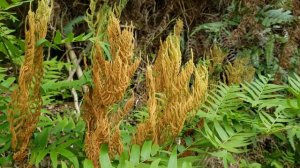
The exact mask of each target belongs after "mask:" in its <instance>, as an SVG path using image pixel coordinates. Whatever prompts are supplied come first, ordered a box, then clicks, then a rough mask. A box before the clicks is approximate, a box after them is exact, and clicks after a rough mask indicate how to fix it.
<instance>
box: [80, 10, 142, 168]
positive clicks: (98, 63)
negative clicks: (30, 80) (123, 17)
mask: <svg viewBox="0 0 300 168" xmlns="http://www.w3.org/2000/svg"><path fill="white" fill-rule="evenodd" d="M107 33H108V42H109V44H110V51H111V57H112V60H106V59H105V57H104V52H103V49H102V48H101V47H100V44H99V43H100V41H97V42H96V43H95V45H94V47H95V52H94V53H93V60H92V66H93V69H92V73H93V76H92V78H93V83H94V86H93V87H91V88H90V89H89V92H88V93H87V94H85V96H84V98H85V102H84V105H83V109H84V114H83V117H84V120H85V122H86V124H87V129H86V136H85V152H86V154H87V156H88V158H89V159H91V160H92V161H93V163H94V166H95V167H99V163H98V159H99V151H100V146H101V145H102V144H105V143H107V144H108V145H109V153H110V155H114V154H116V153H121V152H122V150H123V146H122V142H121V139H120V130H119V125H120V122H121V121H122V119H123V117H124V116H125V115H126V114H128V113H129V111H130V110H131V108H132V106H133V105H134V97H133V96H132V97H131V98H130V99H129V100H128V101H127V103H126V104H125V106H124V107H123V108H122V109H119V110H118V111H117V112H116V113H111V112H110V111H109V107H110V106H111V105H113V104H115V103H119V102H120V101H121V100H122V99H123V98H124V94H125V92H126V90H127V88H128V86H129V84H130V80H131V78H132V76H133V74H134V72H135V71H136V69H137V67H138V65H139V63H140V59H138V60H135V61H133V49H134V37H133V30H132V28H129V27H128V28H125V29H124V30H121V29H120V24H119V21H118V19H117V18H116V17H115V16H114V14H111V15H110V17H109V22H108V27H107Z"/></svg>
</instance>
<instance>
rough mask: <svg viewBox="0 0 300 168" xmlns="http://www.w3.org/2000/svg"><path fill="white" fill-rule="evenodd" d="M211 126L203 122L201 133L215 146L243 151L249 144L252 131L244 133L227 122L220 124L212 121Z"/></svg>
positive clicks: (238, 151) (232, 150)
mask: <svg viewBox="0 0 300 168" xmlns="http://www.w3.org/2000/svg"><path fill="white" fill-rule="evenodd" d="M213 128H214V129H210V127H209V126H208V125H207V123H205V125H204V131H203V135H204V136H205V137H206V139H207V140H209V141H210V142H211V143H212V144H213V145H214V146H215V147H216V148H222V149H225V150H227V151H230V152H233V153H242V152H245V151H246V150H245V147H246V146H247V145H249V144H250V143H251V142H250V137H253V136H254V135H255V134H254V133H246V132H240V131H238V130H235V129H234V128H233V127H232V126H230V125H229V124H228V123H227V122H223V125H221V124H220V123H219V122H218V121H214V122H213Z"/></svg>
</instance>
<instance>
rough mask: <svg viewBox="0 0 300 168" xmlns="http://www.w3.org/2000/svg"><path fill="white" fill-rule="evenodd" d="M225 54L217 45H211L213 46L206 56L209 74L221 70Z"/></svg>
mask: <svg viewBox="0 0 300 168" xmlns="http://www.w3.org/2000/svg"><path fill="white" fill-rule="evenodd" d="M227 55H228V53H226V52H224V51H222V49H221V48H220V47H219V46H217V45H213V47H212V48H211V49H210V51H209V54H208V55H207V56H206V59H207V60H208V61H209V66H208V72H209V75H212V74H214V73H216V72H220V71H221V70H222V64H223V62H224V59H225V58H226V56H227Z"/></svg>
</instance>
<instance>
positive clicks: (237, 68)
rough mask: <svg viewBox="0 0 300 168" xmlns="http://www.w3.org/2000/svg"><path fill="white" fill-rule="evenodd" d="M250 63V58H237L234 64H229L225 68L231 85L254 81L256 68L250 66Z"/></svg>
mask: <svg viewBox="0 0 300 168" xmlns="http://www.w3.org/2000/svg"><path fill="white" fill-rule="evenodd" d="M249 61H250V60H249V57H243V58H237V59H236V60H235V61H234V63H233V64H231V63H229V64H228V65H226V66H225V74H226V77H227V81H228V83H229V84H238V83H241V82H244V81H248V82H249V81H251V80H252V79H253V77H254V75H255V68H253V67H252V66H249V65H248V64H249ZM224 78H225V77H224Z"/></svg>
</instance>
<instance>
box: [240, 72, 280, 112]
mask: <svg viewBox="0 0 300 168" xmlns="http://www.w3.org/2000/svg"><path fill="white" fill-rule="evenodd" d="M271 79H272V78H271V77H270V76H269V77H265V76H262V75H258V78H257V79H255V80H254V81H253V82H250V83H249V82H245V83H244V84H242V87H243V89H244V90H245V92H246V93H247V94H239V96H240V97H241V98H242V99H243V100H244V101H246V102H248V103H250V104H251V105H252V107H260V108H263V107H267V106H278V104H277V103H278V100H280V98H283V97H284V95H282V94H279V93H278V92H280V91H283V90H284V89H285V86H282V85H275V84H270V83H269V82H270V81H271ZM270 99H273V100H274V101H273V102H270Z"/></svg>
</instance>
